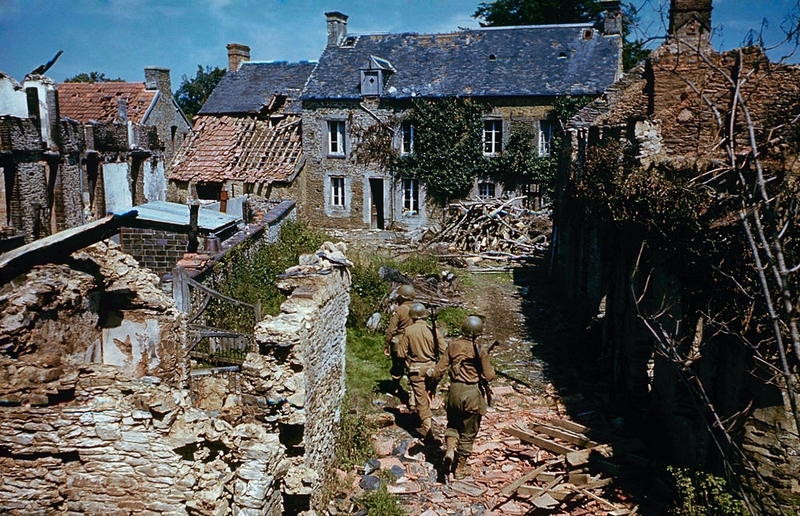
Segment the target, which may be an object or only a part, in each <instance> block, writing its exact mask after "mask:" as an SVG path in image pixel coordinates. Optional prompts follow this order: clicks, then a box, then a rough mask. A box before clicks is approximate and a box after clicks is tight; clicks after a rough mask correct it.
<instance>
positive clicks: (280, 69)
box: [169, 43, 314, 202]
mask: <svg viewBox="0 0 800 516" xmlns="http://www.w3.org/2000/svg"><path fill="white" fill-rule="evenodd" d="M228 65H229V66H228V71H227V73H226V74H225V75H224V76H223V78H222V80H221V81H220V82H219V84H218V85H217V86H216V88H214V91H213V92H212V93H211V95H210V96H209V98H208V100H207V101H206V102H205V104H203V107H202V108H201V109H200V112H199V113H198V116H197V117H196V119H195V125H194V134H192V136H191V137H190V138H189V139H188V140H187V142H186V145H184V147H183V148H182V149H181V151H180V152H179V153H178V154H177V155H176V157H175V160H174V161H173V162H172V164H171V167H170V173H169V176H170V194H169V198H170V200H174V201H176V202H186V200H187V199H202V200H211V201H219V202H226V201H227V200H228V199H233V198H235V197H237V196H242V195H255V196H258V197H261V198H264V199H270V200H278V201H281V200H285V199H293V200H300V199H301V197H302V195H301V189H300V188H299V187H298V185H297V183H298V182H299V181H302V178H299V179H298V175H299V174H301V171H302V169H303V166H304V165H305V157H304V154H303V146H302V141H301V124H300V103H299V101H298V96H299V94H300V91H301V90H302V88H303V86H304V85H305V82H306V80H307V79H308V76H309V74H310V73H311V70H312V69H313V68H314V63H309V62H301V63H287V62H266V63H265V62H251V61H250V48H249V47H247V46H246V45H240V44H237V43H231V44H229V45H228Z"/></svg>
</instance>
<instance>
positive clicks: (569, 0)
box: [472, 0, 648, 70]
mask: <svg viewBox="0 0 800 516" xmlns="http://www.w3.org/2000/svg"><path fill="white" fill-rule="evenodd" d="M601 12H603V8H602V6H601V5H600V2H599V1H598V0H494V1H493V2H481V3H480V4H478V8H477V9H476V10H475V13H474V14H473V15H472V17H473V18H475V19H477V20H478V21H479V23H480V24H481V26H482V27H505V26H509V25H547V24H554V23H580V22H589V21H593V20H595V19H596V18H597V16H598V15H599V14H600V13H601ZM637 20H638V10H637V9H636V6H634V5H633V4H624V6H623V24H622V36H623V38H624V40H623V45H622V51H623V55H622V65H623V68H624V69H625V70H629V69H631V68H632V67H633V66H635V65H636V63H638V62H639V61H641V60H642V59H644V58H645V57H646V56H647V54H648V51H647V50H645V49H644V42H643V41H640V40H631V39H630V27H631V25H633V24H634V23H636V21H637Z"/></svg>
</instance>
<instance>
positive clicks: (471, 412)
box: [432, 315, 496, 480]
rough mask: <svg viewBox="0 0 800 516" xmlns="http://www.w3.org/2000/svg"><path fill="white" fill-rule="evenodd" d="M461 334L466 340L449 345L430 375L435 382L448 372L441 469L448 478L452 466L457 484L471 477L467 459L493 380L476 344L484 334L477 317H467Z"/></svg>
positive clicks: (486, 359)
mask: <svg viewBox="0 0 800 516" xmlns="http://www.w3.org/2000/svg"><path fill="white" fill-rule="evenodd" d="M462 333H463V334H464V336H465V338H460V339H456V340H454V341H453V342H451V343H450V345H449V346H448V347H447V352H446V353H444V354H443V355H442V357H441V358H440V359H439V362H438V363H437V364H436V368H435V370H434V371H433V372H432V376H433V378H434V379H436V380H438V379H440V378H441V377H442V376H443V375H444V373H445V371H449V372H450V391H449V393H448V395H447V402H446V407H447V430H446V431H445V433H444V437H445V446H446V451H445V456H444V468H445V475H447V474H448V473H449V472H450V470H451V469H452V468H453V464H454V462H455V471H454V472H453V477H454V478H455V479H456V480H461V479H463V478H466V477H467V476H469V475H471V473H472V472H471V470H470V467H469V465H468V464H467V458H468V457H469V456H470V454H471V453H472V444H473V442H474V441H475V436H476V435H478V430H479V429H480V426H481V419H482V418H483V415H484V414H486V409H487V408H488V405H489V401H490V400H489V395H490V391H489V384H488V382H490V381H492V380H493V379H494V377H495V371H494V368H493V367H492V364H491V362H490V361H489V351H488V349H480V348H479V347H478V345H477V343H476V339H477V338H478V336H479V335H480V334H481V333H483V320H482V319H481V318H480V317H478V316H476V315H470V316H469V317H467V318H466V319H465V320H464V323H463V325H462ZM467 339H470V340H467ZM495 344H496V343H495ZM492 346H494V344H493V345H492Z"/></svg>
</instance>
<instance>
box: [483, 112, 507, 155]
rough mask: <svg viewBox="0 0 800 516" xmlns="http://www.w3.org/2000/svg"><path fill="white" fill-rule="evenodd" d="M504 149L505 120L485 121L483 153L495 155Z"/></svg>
mask: <svg viewBox="0 0 800 516" xmlns="http://www.w3.org/2000/svg"><path fill="white" fill-rule="evenodd" d="M502 150H503V121H502V120H486V121H484V123H483V154H484V155H485V156H495V155H497V154H500V151H502Z"/></svg>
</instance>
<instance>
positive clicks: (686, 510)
mask: <svg viewBox="0 0 800 516" xmlns="http://www.w3.org/2000/svg"><path fill="white" fill-rule="evenodd" d="M667 471H668V472H669V474H670V475H671V476H672V479H673V481H674V482H675V488H676V490H677V494H678V500H677V502H676V504H675V506H674V507H673V508H672V509H671V510H670V514H672V515H675V516H716V515H725V516H737V515H742V514H744V511H743V509H742V502H741V500H738V499H736V498H735V497H734V496H732V495H731V494H730V493H729V492H728V488H727V483H726V482H725V479H723V478H719V477H715V476H714V475H711V474H710V473H705V472H702V471H696V472H695V473H694V474H692V473H691V472H690V471H689V470H687V469H681V468H674V467H671V466H668V467H667Z"/></svg>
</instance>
